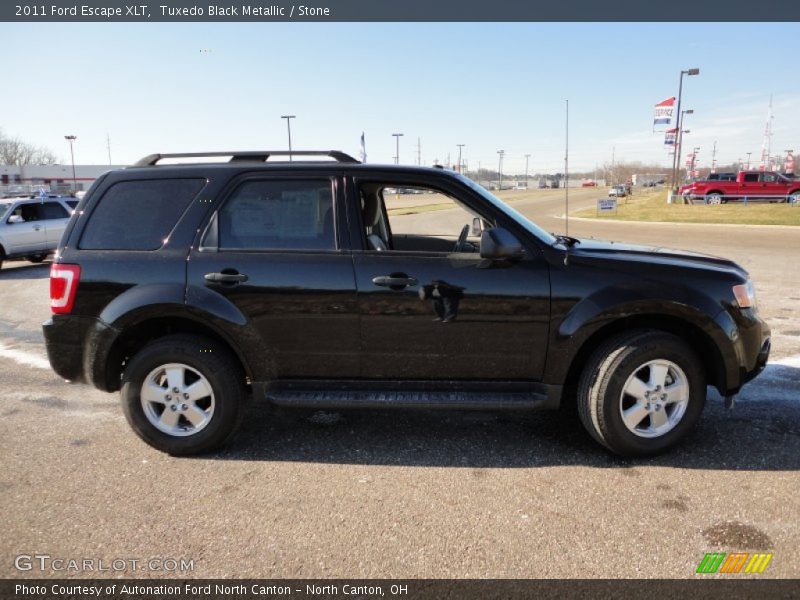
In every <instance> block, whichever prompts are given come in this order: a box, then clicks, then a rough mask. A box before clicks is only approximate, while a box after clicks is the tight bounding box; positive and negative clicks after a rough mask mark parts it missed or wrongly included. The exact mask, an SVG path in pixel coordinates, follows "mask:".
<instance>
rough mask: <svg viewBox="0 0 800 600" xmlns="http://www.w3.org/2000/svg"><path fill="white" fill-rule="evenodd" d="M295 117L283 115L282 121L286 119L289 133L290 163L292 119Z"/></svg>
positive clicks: (290, 156)
mask: <svg viewBox="0 0 800 600" xmlns="http://www.w3.org/2000/svg"><path fill="white" fill-rule="evenodd" d="M294 118H295V116H294V115H281V119H286V130H287V132H288V133H289V162H292V119H294Z"/></svg>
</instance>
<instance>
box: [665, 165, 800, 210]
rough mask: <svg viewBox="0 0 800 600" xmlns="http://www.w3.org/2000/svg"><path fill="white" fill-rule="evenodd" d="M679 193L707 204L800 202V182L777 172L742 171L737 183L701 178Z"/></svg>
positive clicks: (738, 175) (738, 174)
mask: <svg viewBox="0 0 800 600" xmlns="http://www.w3.org/2000/svg"><path fill="white" fill-rule="evenodd" d="M678 193H679V194H680V195H681V196H683V197H684V198H688V199H691V200H696V199H701V200H704V201H705V203H706V204H725V203H726V202H743V201H747V202H749V201H750V200H762V201H763V200H767V201H770V202H795V203H800V180H798V179H789V178H788V177H784V176H783V175H781V174H780V173H775V172H774V171H739V173H737V175H736V179H735V180H734V181H723V180H708V179H701V180H699V181H695V182H693V183H690V184H688V185H685V186H683V187H681V188H680V190H679V191H678Z"/></svg>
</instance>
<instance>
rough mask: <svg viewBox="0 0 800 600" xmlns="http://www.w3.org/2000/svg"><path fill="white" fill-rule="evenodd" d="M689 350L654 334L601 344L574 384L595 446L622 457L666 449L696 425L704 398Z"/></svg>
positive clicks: (679, 342) (696, 359)
mask: <svg viewBox="0 0 800 600" xmlns="http://www.w3.org/2000/svg"><path fill="white" fill-rule="evenodd" d="M700 365H701V361H700V359H699V357H698V356H697V355H696V354H695V352H694V351H693V350H692V349H691V348H690V347H689V346H688V345H687V344H686V343H685V342H684V341H683V340H682V339H680V338H678V337H676V336H674V335H671V334H668V333H663V332H660V331H645V330H640V331H634V332H629V333H624V334H621V335H618V336H616V337H614V338H612V339H610V340H608V341H607V342H606V343H604V344H602V345H601V346H600V347H599V348H598V349H597V350H596V351H595V352H594V354H593V355H592V357H591V358H590V359H589V361H588V363H587V364H586V367H585V369H584V372H583V374H582V375H581V378H580V381H579V383H578V411H579V414H580V417H581V421H582V422H583V424H584V426H585V427H586V429H587V430H588V431H589V433H590V434H591V435H592V437H594V438H595V439H596V440H597V441H598V442H600V443H601V444H603V445H604V446H606V447H607V448H609V449H610V450H612V451H613V452H616V453H617V454H621V455H623V456H644V455H648V454H654V453H657V452H661V451H663V450H666V449H667V448H669V447H670V446H672V445H674V444H675V443H676V442H677V441H678V440H680V439H681V438H682V437H683V436H685V435H686V433H687V432H688V431H689V430H690V429H691V428H692V427H693V426H694V425H695V424H696V423H697V420H698V419H699V418H700V414H701V412H702V410H703V406H704V404H705V397H706V383H705V374H704V372H703V370H702V368H701V366H700Z"/></svg>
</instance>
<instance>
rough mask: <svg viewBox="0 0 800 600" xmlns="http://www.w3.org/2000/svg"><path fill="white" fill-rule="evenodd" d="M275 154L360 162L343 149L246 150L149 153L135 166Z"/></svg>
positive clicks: (256, 159) (263, 159) (259, 157)
mask: <svg viewBox="0 0 800 600" xmlns="http://www.w3.org/2000/svg"><path fill="white" fill-rule="evenodd" d="M273 155H278V156H289V157H295V156H303V157H307V156H328V157H330V158H333V159H335V160H336V162H340V163H358V162H359V161H358V160H356V159H355V158H353V157H352V156H350V155H349V154H346V153H344V152H342V151H341V150H292V151H291V152H290V151H289V150H248V151H245V152H239V151H232V152H179V153H176V154H148V155H147V156H145V157H144V158H141V159H139V160H138V161H136V162H135V163H134V164H133V166H134V167H153V166H155V165H156V164H158V162H159V161H160V160H163V159H165V158H210V157H215V156H230V157H231V160H230V162H266V161H267V160H269V158H270V157H271V156H273Z"/></svg>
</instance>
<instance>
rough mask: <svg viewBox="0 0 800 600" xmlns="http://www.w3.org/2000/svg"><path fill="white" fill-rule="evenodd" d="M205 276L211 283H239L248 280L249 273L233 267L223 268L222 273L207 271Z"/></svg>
mask: <svg viewBox="0 0 800 600" xmlns="http://www.w3.org/2000/svg"><path fill="white" fill-rule="evenodd" d="M203 277H204V278H205V280H206V281H208V282H209V283H232V284H237V283H244V282H245V281H247V275H245V274H244V273H239V272H238V271H235V270H233V269H223V270H222V271H221V272H220V273H206V274H205V275H204V276H203Z"/></svg>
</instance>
